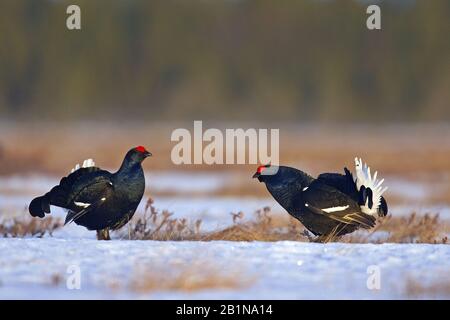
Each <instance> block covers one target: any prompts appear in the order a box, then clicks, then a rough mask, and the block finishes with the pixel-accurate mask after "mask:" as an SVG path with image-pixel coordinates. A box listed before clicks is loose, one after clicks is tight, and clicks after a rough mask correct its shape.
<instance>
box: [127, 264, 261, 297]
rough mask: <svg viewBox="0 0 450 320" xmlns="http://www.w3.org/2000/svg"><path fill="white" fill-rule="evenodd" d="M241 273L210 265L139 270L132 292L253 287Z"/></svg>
mask: <svg viewBox="0 0 450 320" xmlns="http://www.w3.org/2000/svg"><path fill="white" fill-rule="evenodd" d="M254 280H255V279H253V278H249V277H244V276H243V272H242V271H241V270H237V269H235V270H227V271H225V270H223V269H222V268H220V267H218V266H217V265H215V264H213V263H211V262H208V261H194V262H189V264H181V263H176V264H172V265H170V264H169V265H164V266H159V267H158V266H152V265H149V266H140V267H138V268H137V269H136V271H135V272H134V274H133V278H132V280H131V282H130V285H129V286H130V289H131V290H132V291H136V292H139V293H149V292H154V291H185V292H193V291H200V290H206V289H238V288H244V287H247V286H249V285H251V284H252V283H253V281H254Z"/></svg>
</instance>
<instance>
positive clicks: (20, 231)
mask: <svg viewBox="0 0 450 320" xmlns="http://www.w3.org/2000/svg"><path fill="white" fill-rule="evenodd" d="M62 226H63V223H62V221H61V220H60V219H57V218H53V217H47V218H45V219H33V218H12V219H5V220H2V221H0V236H2V237H4V238H24V237H36V238H42V237H43V236H44V235H46V234H48V235H50V236H52V234H53V232H54V231H55V230H56V229H59V228H61V227H62Z"/></svg>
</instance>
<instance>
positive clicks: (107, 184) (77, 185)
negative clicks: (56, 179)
mask: <svg viewBox="0 0 450 320" xmlns="http://www.w3.org/2000/svg"><path fill="white" fill-rule="evenodd" d="M150 155H151V154H150V153H149V152H148V151H147V150H145V148H143V147H136V148H133V149H131V150H130V151H128V153H127V154H126V156H125V159H124V160H123V162H122V165H121V167H120V169H119V170H118V171H117V172H116V173H110V172H108V171H106V170H102V169H100V168H98V167H86V168H79V169H78V170H75V171H74V172H72V173H71V174H69V175H68V176H67V177H64V178H62V179H61V181H60V183H59V184H58V185H57V186H55V187H53V188H52V189H51V190H50V191H49V192H48V193H46V194H45V195H43V196H41V197H37V198H35V199H33V200H32V201H31V203H30V205H29V211H30V214H31V215H32V216H34V217H40V218H43V217H44V216H45V213H50V205H54V206H57V207H61V208H64V209H67V210H69V212H68V214H67V217H66V224H67V223H70V222H72V221H74V222H75V223H76V224H78V225H81V226H84V227H86V228H87V229H89V230H97V231H100V230H106V232H105V231H104V232H103V233H104V234H105V233H106V234H107V233H108V232H107V231H108V230H109V229H111V230H115V229H118V228H121V227H122V226H124V225H125V224H126V223H127V222H128V221H129V220H130V219H131V218H132V216H133V214H134V212H135V211H136V208H137V206H138V205H139V203H140V201H141V199H142V196H143V194H144V189H145V178H144V171H143V169H142V166H141V163H142V161H143V160H144V159H145V158H146V157H148V156H150Z"/></svg>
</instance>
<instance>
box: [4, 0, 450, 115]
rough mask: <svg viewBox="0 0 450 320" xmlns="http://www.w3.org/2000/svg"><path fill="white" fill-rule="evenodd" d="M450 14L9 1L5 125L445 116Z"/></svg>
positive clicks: (440, 5) (237, 4)
mask: <svg viewBox="0 0 450 320" xmlns="http://www.w3.org/2000/svg"><path fill="white" fill-rule="evenodd" d="M370 3H377V4H379V5H380V6H381V10H382V30H381V31H369V30H368V29H367V28H366V19H367V17H368V15H367V14H366V8H367V6H368V4H370ZM69 4H78V5H79V6H80V7H81V10H82V30H80V31H69V30H67V28H66V18H67V14H66V8H67V6H68V5H69ZM449 17H450V1H448V0H416V1H414V0H403V1H402V0H391V1H387V0H386V1H356V0H339V1H332V0H328V1H325V0H322V1H318V0H297V1H282V2H278V1H269V0H258V1H251V0H233V1H232V0H228V1H225V0H216V1H207V0H190V1H187V0H164V1H162V0H161V1H138V0H111V1H106V0H97V1H92V0H89V1H88V0H86V1H82V0H77V1H72V0H71V1H57V0H52V1H50V0H2V1H1V4H0V30H1V32H0V118H1V119H2V120H5V119H29V120H38V119H39V120H55V119H56V120H60V121H64V120H67V121H69V120H83V119H93V120H102V119H111V120H114V119H122V120H123V119H128V120H133V119H144V120H193V119H202V120H207V119H214V120H225V121H228V120H269V121H270V120H277V121H283V120H289V121H296V122H297V121H299V122H301V121H315V122H324V123H326V122H336V121H345V122H360V121H362V122H375V123H377V122H380V121H382V122H407V121H412V122H424V121H444V122H445V121H448V120H450V107H449V104H450V102H449V101H450V41H449V39H450V19H449Z"/></svg>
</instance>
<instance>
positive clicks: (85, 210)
mask: <svg viewBox="0 0 450 320" xmlns="http://www.w3.org/2000/svg"><path fill="white" fill-rule="evenodd" d="M73 191H76V192H75V193H74V194H73V196H72V197H70V199H69V201H70V204H69V205H70V207H71V209H70V211H69V213H68V214H67V217H66V221H65V223H64V224H68V223H71V222H72V221H75V220H77V219H79V218H81V217H82V216H84V215H86V214H89V212H92V211H95V210H96V209H98V208H99V207H100V206H102V205H103V204H104V203H105V201H107V200H108V199H111V198H112V196H113V193H114V186H113V184H112V182H111V180H110V178H109V177H108V176H104V175H101V176H97V177H95V178H93V179H92V180H90V181H89V183H85V184H83V185H80V186H75V190H73Z"/></svg>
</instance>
